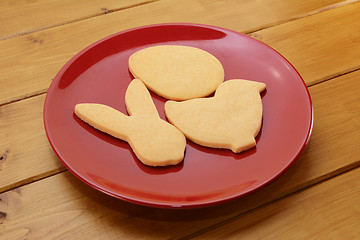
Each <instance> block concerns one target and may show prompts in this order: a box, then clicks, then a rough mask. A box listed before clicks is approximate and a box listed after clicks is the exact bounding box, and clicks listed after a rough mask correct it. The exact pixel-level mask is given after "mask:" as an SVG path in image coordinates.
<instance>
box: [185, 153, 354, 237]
mask: <svg viewBox="0 0 360 240" xmlns="http://www.w3.org/2000/svg"><path fill="white" fill-rule="evenodd" d="M356 169H360V160H359V161H357V162H354V163H352V164H350V165H347V166H344V167H342V168H339V169H337V170H335V171H333V172H330V173H327V174H325V175H323V176H320V177H318V178H316V179H313V180H312V181H310V182H309V183H307V184H303V185H302V186H299V187H297V188H295V189H294V190H293V191H289V192H288V193H284V194H283V195H282V196H280V197H278V198H275V199H274V200H272V201H270V202H267V203H264V204H262V205H260V206H257V207H254V208H252V209H249V210H247V211H245V212H242V213H239V214H237V215H235V216H233V217H231V218H229V219H226V220H224V221H221V222H218V223H216V224H214V225H211V226H209V227H206V228H204V229H202V230H200V231H198V232H195V233H192V234H190V235H188V236H185V237H183V238H180V239H181V240H189V239H192V238H194V237H198V236H200V235H202V234H204V233H207V232H209V231H212V230H214V229H216V228H218V227H221V226H224V225H226V224H228V223H231V222H233V221H236V220H237V219H239V218H241V217H242V216H244V215H247V214H250V213H252V212H254V211H257V210H260V209H262V208H265V207H267V206H269V205H271V204H275V203H277V202H279V201H281V200H283V199H286V198H289V197H291V196H294V195H296V194H298V193H301V192H303V191H306V190H308V189H310V188H313V187H316V186H318V185H320V184H322V183H324V182H326V181H328V180H332V179H335V178H337V177H340V176H342V175H344V174H346V173H349V172H351V171H354V170H356Z"/></svg>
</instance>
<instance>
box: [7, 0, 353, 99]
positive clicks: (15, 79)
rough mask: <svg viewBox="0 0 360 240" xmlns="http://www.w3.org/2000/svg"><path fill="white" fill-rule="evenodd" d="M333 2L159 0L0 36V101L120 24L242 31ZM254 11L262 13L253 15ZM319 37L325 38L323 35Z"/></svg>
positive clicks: (338, 15) (40, 80) (19, 94)
mask: <svg viewBox="0 0 360 240" xmlns="http://www.w3.org/2000/svg"><path fill="white" fill-rule="evenodd" d="M336 2H339V1H335V0H326V1H317V0H308V1H297V0H292V1H282V0H271V1H270V0H266V1H265V0H264V1H241V2H240V1H226V2H225V1H209V0H199V1H185V0H182V1H171V0H162V1H158V2H154V3H149V4H146V5H142V6H138V7H135V8H130V9H125V10H122V11H118V12H115V13H112V14H107V15H102V16H97V17H93V18H90V19H86V20H83V21H78V22H75V23H71V24H67V25H64V26H61V27H56V28H51V29H48V30H44V31H40V32H36V33H32V34H28V35H25V36H20V37H16V38H12V39H6V40H3V41H0V49H2V51H1V52H0V69H2V74H1V75H0V89H6V90H5V91H2V94H1V95H0V104H3V103H6V102H10V101H15V100H18V99H22V98H24V97H26V96H31V95H34V94H39V93H43V92H45V91H46V90H47V88H48V86H49V84H50V83H51V80H52V79H53V78H54V77H55V75H56V73H57V72H58V71H59V70H60V68H61V67H62V66H63V65H64V64H65V63H66V61H68V60H69V59H70V58H71V57H72V56H73V55H74V54H76V53H77V52H79V51H80V50H81V49H83V48H84V47H86V46H88V45H89V44H91V43H93V42H95V41H97V40H99V39H101V38H103V37H105V36H108V35H110V34H113V33H115V32H119V31H121V30H124V29H128V28H133V27H137V26H140V25H147V24H154V23H164V22H195V23H204V24H210V25H217V26H221V27H226V28H230V29H234V30H237V31H240V32H247V31H253V30H254V29H259V28H263V27H266V26H269V25H272V24H276V23H278V22H284V21H287V20H289V19H293V18H294V17H295V18H296V16H303V15H306V14H307V13H309V12H310V13H313V12H314V11H321V10H323V9H324V8H326V9H327V8H329V6H333V4H334V3H336ZM225 3H226V4H225ZM345 3H348V2H345ZM359 5H360V4H357V5H354V6H351V7H350V9H352V8H354V9H353V10H352V13H353V14H354V13H357V11H358V9H359V8H360V7H359ZM254 12H256V14H254ZM331 12H333V11H331ZM345 13H346V14H348V13H347V12H344V11H337V10H336V11H335V12H334V13H332V14H330V15H326V16H327V18H326V20H325V21H326V24H327V25H328V24H329V23H332V21H331V19H337V21H336V22H339V25H337V26H333V31H338V30H339V29H340V28H341V29H342V28H343V26H342V25H341V22H342V21H346V20H343V19H347V18H346V16H343V14H345ZM258 16H263V17H261V18H259V17H258ZM359 22H360V21H359ZM324 24H325V23H324ZM357 24H359V23H356V22H354V23H353V24H351V25H349V26H347V28H348V29H352V30H353V31H354V32H355V31H356V29H358V28H357V27H358V25H357ZM295 26H296V25H295ZM311 29H313V28H311ZM288 37H289V38H291V37H292V36H291V35H289V36H288ZM323 37H324V38H326V39H327V38H329V36H323ZM330 39H331V38H330ZM331 41H332V40H331ZM347 41H349V40H348V38H347V37H346V36H342V37H341V38H340V39H338V40H337V42H338V44H339V46H342V47H343V48H345V46H346V43H347ZM353 45H354V44H353ZM285 47H286V46H285ZM358 49H360V47H359V46H358V45H354V48H353V51H354V52H357V51H358ZM303 51H304V52H306V53H307V52H309V54H310V52H313V51H315V52H317V51H318V50H317V49H316V48H312V47H309V48H305V49H303ZM304 54H305V53H304ZM301 64H302V63H301V62H299V63H297V62H296V65H297V66H298V65H301ZM344 64H347V65H356V64H357V61H354V62H347V61H345V60H344V61H343V63H342V64H341V66H340V67H338V68H341V69H344V68H346V69H347V67H344Z"/></svg>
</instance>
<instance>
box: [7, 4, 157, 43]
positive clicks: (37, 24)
mask: <svg viewBox="0 0 360 240" xmlns="http://www.w3.org/2000/svg"><path fill="white" fill-rule="evenodd" d="M148 2H153V1H150V0H147V1H146V0H121V1H115V0H103V1H99V0H86V1H85V0H81V1H71V0H51V1H49V0H38V1H26V0H17V1H12V0H3V1H1V7H0V23H2V24H0V40H2V39H6V38H10V37H14V36H18V35H22V34H26V33H30V32H35V31H39V30H43V29H46V28H50V27H55V26H60V25H63V24H66V23H70V22H75V21H79V20H82V19H86V18H90V17H94V16H96V15H101V14H108V13H111V12H113V11H116V10H119V9H124V8H129V7H133V6H137V5H139V4H144V3H148ZM49 13H51V14H49ZM34 14H36V17H34Z"/></svg>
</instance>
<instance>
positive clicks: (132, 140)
mask: <svg viewBox="0 0 360 240" xmlns="http://www.w3.org/2000/svg"><path fill="white" fill-rule="evenodd" d="M125 104H126V108H127V110H128V113H129V115H130V116H127V115H125V114H123V113H121V112H119V111H117V110H115V109H114V108H111V107H109V106H106V105H102V104H95V103H81V104H77V105H76V106H75V114H76V115H77V116H78V117H79V118H80V119H82V120H83V121H84V122H86V123H88V124H89V125H91V126H93V127H94V128H96V129H98V130H100V131H103V132H105V133H108V134H110V135H112V136H114V137H116V138H119V139H122V140H124V141H127V142H128V143H129V144H130V146H131V148H132V149H133V151H134V153H135V155H136V156H137V158H138V159H139V160H140V161H141V162H142V163H144V164H146V165H149V166H166V165H175V164H178V163H180V162H181V161H182V160H183V158H184V150H185V147H186V138H185V136H184V135H183V133H182V132H180V131H179V130H178V129H177V128H175V127H174V126H173V125H171V124H170V123H168V122H166V121H164V120H162V119H161V118H160V117H159V114H158V112H157V110H156V107H155V105H154V103H153V101H152V98H151V96H150V94H149V92H148V90H147V89H146V87H145V85H144V84H143V83H142V82H141V81H140V80H138V79H135V80H133V81H132V82H131V83H130V85H129V86H128V89H127V91H126V95H125Z"/></svg>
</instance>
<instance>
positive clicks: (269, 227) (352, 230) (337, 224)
mask: <svg viewBox="0 0 360 240" xmlns="http://www.w3.org/2000/svg"><path fill="white" fill-rule="evenodd" d="M359 181H360V169H359V168H358V169H356V170H353V171H351V172H350V173H346V174H343V176H340V177H337V178H334V179H331V180H329V181H326V182H325V183H322V184H319V185H318V186H316V187H313V188H311V189H308V190H306V191H303V192H301V193H298V194H295V195H293V196H291V197H287V198H285V199H283V200H281V201H278V202H276V203H273V204H270V205H268V206H266V207H264V208H260V209H257V210H256V211H252V212H250V213H247V214H244V215H241V216H240V217H239V218H238V219H236V220H234V221H231V222H230V223H227V224H225V225H222V226H218V227H216V228H215V229H214V230H212V231H209V232H207V233H206V234H202V235H200V236H198V237H195V238H192V239H251V240H253V239H262V240H263V239H264V240H266V239H294V240H295V239H309V240H311V239H313V240H315V239H358V238H359V236H360V228H359V225H360V218H359V213H360V208H359V202H360V185H359V184H358V183H359Z"/></svg>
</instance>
